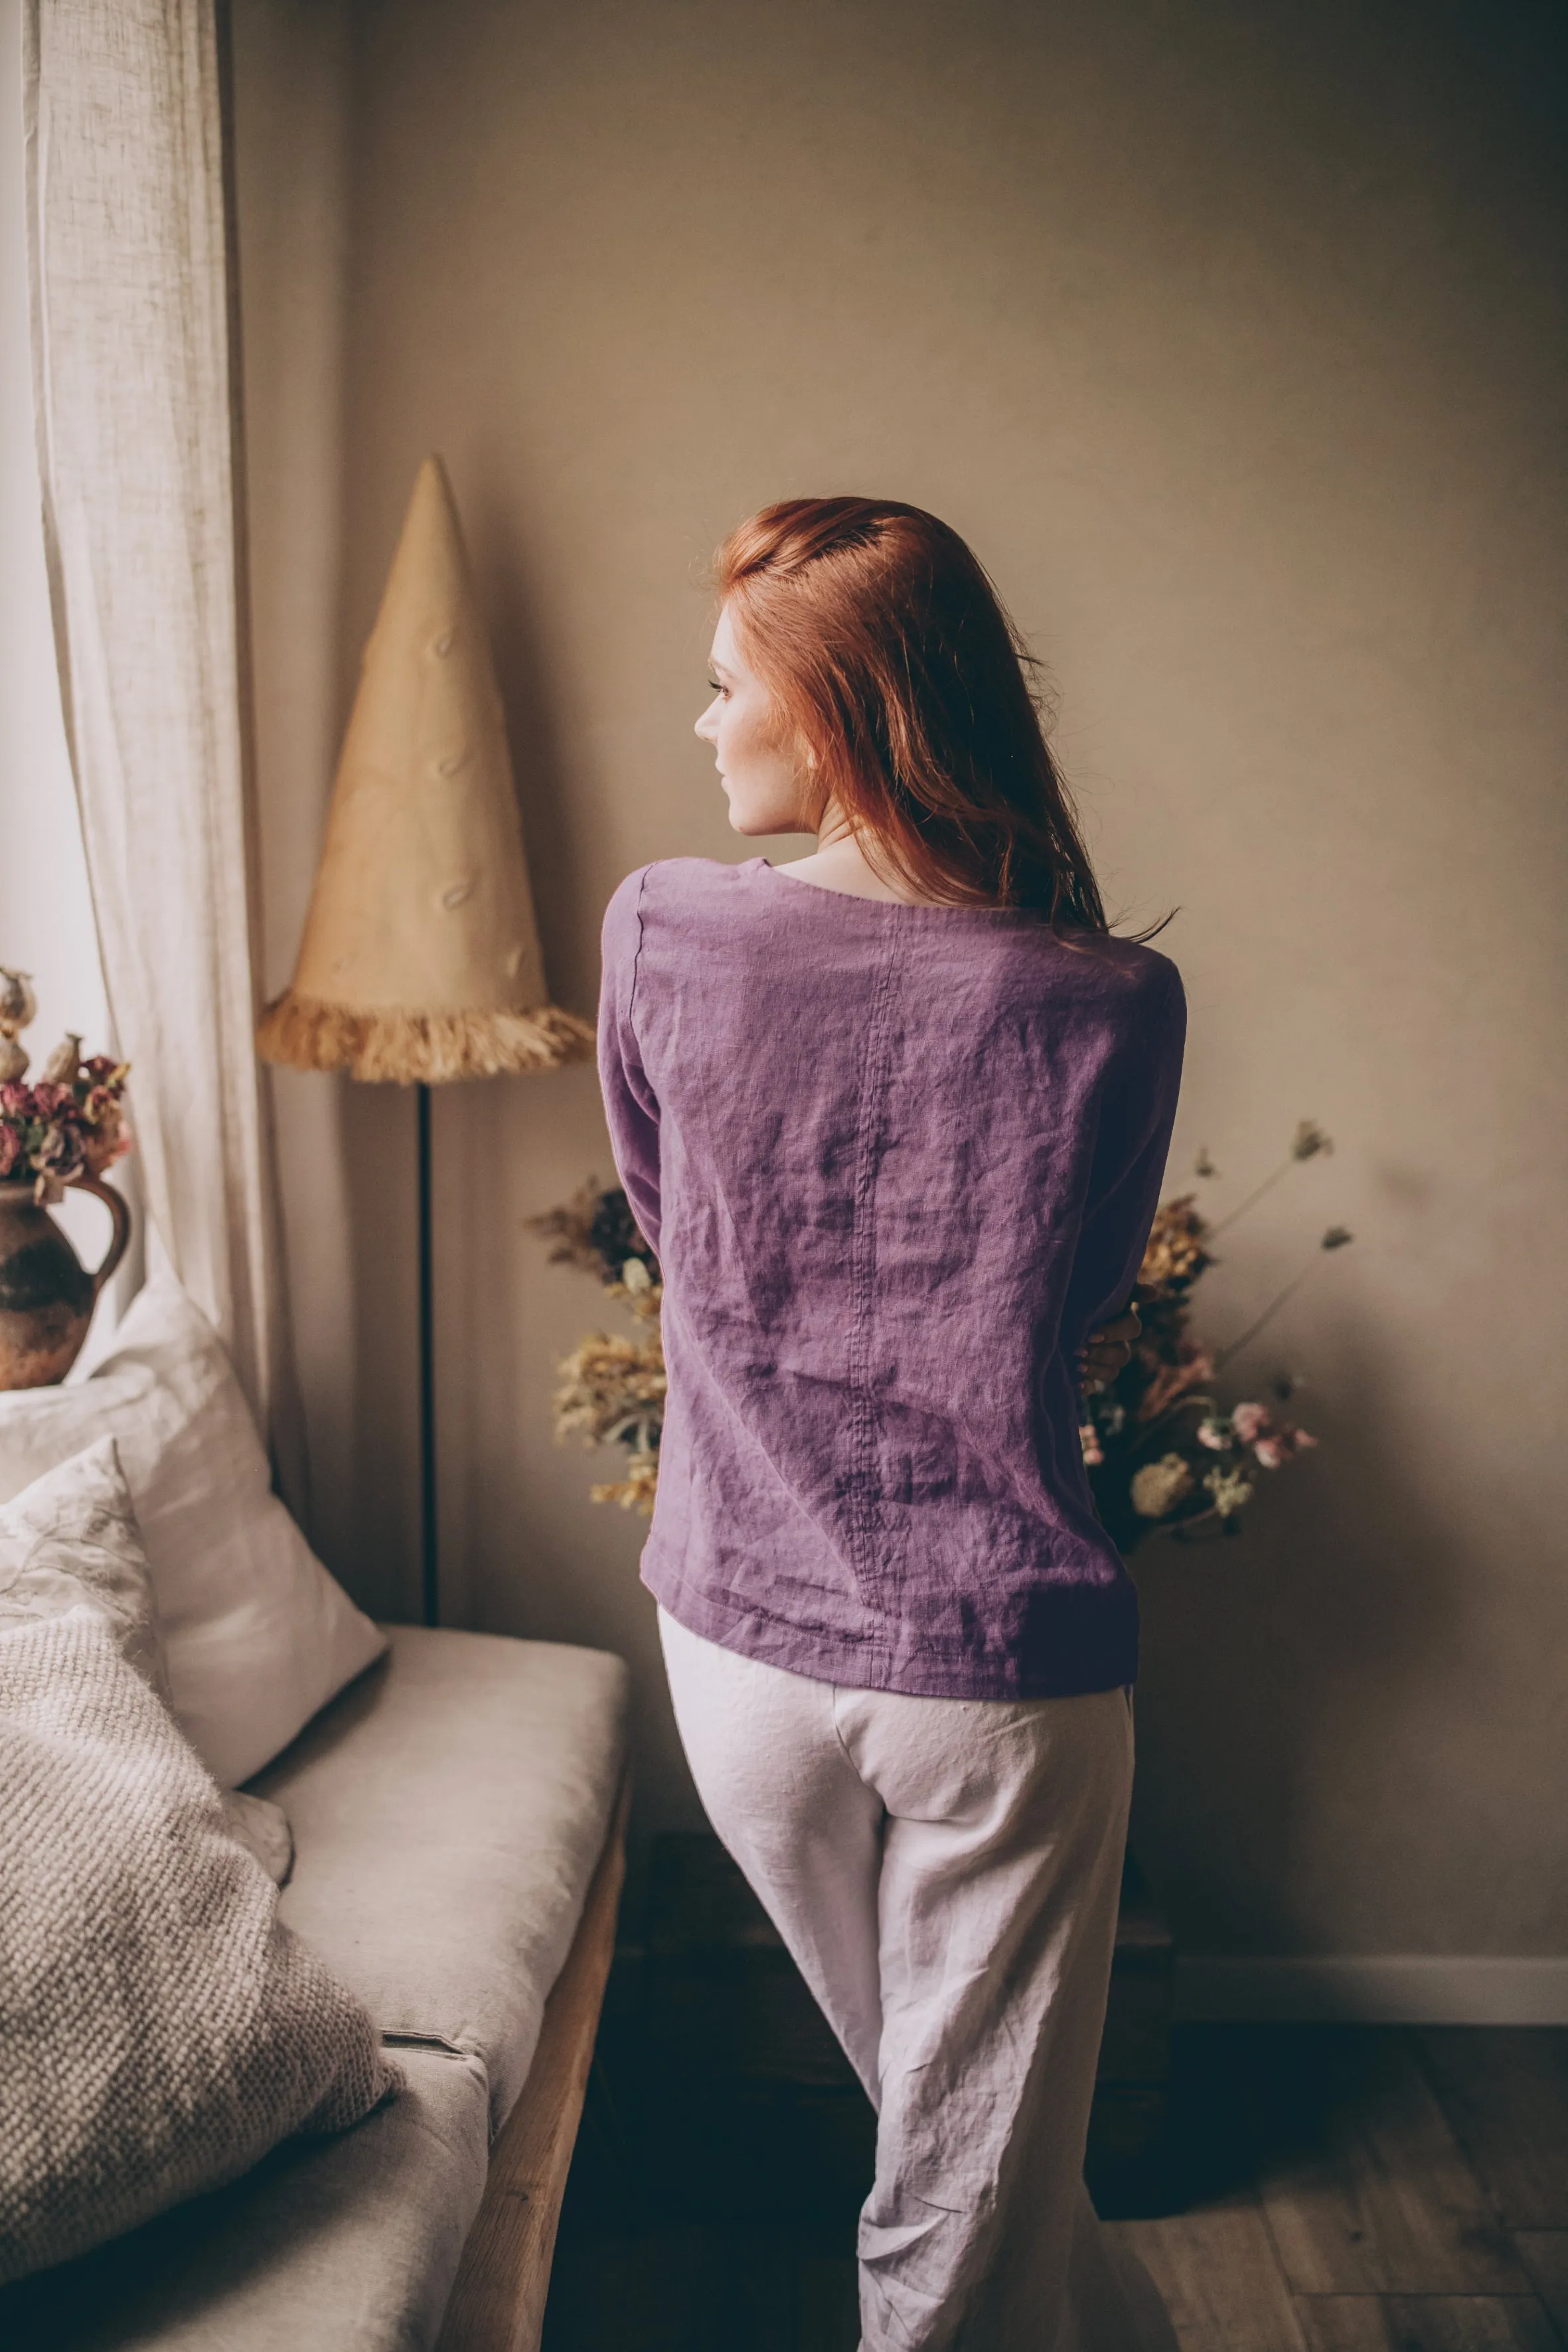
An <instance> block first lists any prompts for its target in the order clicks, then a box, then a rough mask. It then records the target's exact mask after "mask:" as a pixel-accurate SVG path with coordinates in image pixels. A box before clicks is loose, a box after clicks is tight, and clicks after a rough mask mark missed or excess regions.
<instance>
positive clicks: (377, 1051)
mask: <svg viewBox="0 0 1568 2352" xmlns="http://www.w3.org/2000/svg"><path fill="white" fill-rule="evenodd" d="M258 1045H259V1048H260V1051H261V1052H262V1054H263V1055H265V1056H266V1058H267V1059H268V1061H273V1062H290V1063H292V1064H293V1065H294V1066H295V1067H296V1068H299V1069H310V1070H331V1069H340V1068H342V1067H344V1066H347V1067H348V1068H350V1069H352V1071H353V1075H354V1076H355V1077H356V1078H395V1079H399V1080H401V1081H403V1082H404V1083H405V1084H406V1083H409V1082H412V1081H414V1080H416V1079H419V1080H423V1081H424V1082H425V1083H426V1084H427V1085H434V1084H437V1083H439V1082H440V1081H442V1080H445V1079H447V1078H468V1077H489V1076H495V1075H496V1073H497V1072H499V1071H503V1070H537V1069H544V1068H549V1067H551V1066H553V1065H555V1064H558V1063H562V1062H576V1061H583V1060H586V1059H587V1058H589V1057H590V1056H591V1055H592V1054H593V1051H594V1031H593V1028H592V1026H591V1025H590V1024H588V1023H587V1022H585V1021H580V1020H579V1019H578V1018H577V1017H576V1015H575V1014H574V1013H563V1012H562V1011H561V1009H560V1007H559V1006H557V1005H554V1004H552V1003H550V1002H549V1000H548V996H547V993H546V990H545V985H544V968H543V963H542V959H541V956H540V950H539V932H538V929H537V927H536V925H535V922H534V918H533V898H532V893H531V889H530V887H529V878H528V865H527V861H526V859H525V857H524V855H523V846H522V828H521V824H520V822H519V819H518V813H517V799H516V794H515V792H514V790H513V786H512V776H511V761H510V759H509V757H508V755H507V745H506V728H505V722H504V720H503V718H502V714H501V702H500V693H499V691H498V690H497V687H496V680H495V672H494V670H493V668H492V667H491V665H490V655H489V643H488V641H487V639H486V635H485V628H484V623H483V621H482V619H481V618H480V614H479V601H478V598H477V597H476V595H475V593H474V585H473V581H472V579H471V577H470V575H469V572H468V562H467V559H466V557H465V555H464V552H463V542H462V537H461V534H460V532H459V530H458V517H457V510H456V509H455V508H454V506H453V504H452V493H451V490H450V488H448V486H447V477H446V475H445V473H444V472H443V470H442V467H441V462H440V460H439V458H437V457H426V460H425V463H424V464H423V466H421V467H420V468H419V477H418V479H417V480H416V483H415V485H414V496H413V499H412V500H411V501H410V503H409V508H408V515H407V520H405V523H404V526H403V536H402V538H401V540H400V541H398V547H397V553H396V555H395V557H394V559H393V565H392V571H391V573H390V576H389V577H388V580H387V583H386V589H385V593H384V595H383V597H382V600H381V611H380V613H379V614H377V616H376V624H375V627H374V630H373V631H372V632H371V636H370V641H369V643H368V645H367V646H365V650H364V663H363V670H362V673H361V677H360V683H359V691H358V693H357V695H356V696H355V698H354V707H353V715H352V717H351V718H350V720H349V728H348V733H347V735H346V736H345V738H344V740H343V748H342V756H341V758H340V759H339V761H338V773H337V782H336V783H335V784H334V786H333V789H332V804H331V814H330V815H329V817H328V821H327V838H326V845H325V846H324V848H323V849H322V852H321V870H320V872H319V873H318V874H317V877H316V887H315V893H314V896H313V897H312V898H311V901H310V913H309V915H308V916H307V918H306V921H305V937H304V940H303V943H302V945H301V947H300V960H299V962H298V964H297V966H296V968H295V971H294V979H293V984H292V986H290V987H289V989H287V990H286V991H285V992H284V993H283V995H281V996H280V997H279V999H278V1000H277V1002H276V1003H273V1004H270V1005H268V1009H267V1012H266V1014H265V1016H264V1017H263V1019H262V1022H261V1025H260V1028H259V1030H258Z"/></svg>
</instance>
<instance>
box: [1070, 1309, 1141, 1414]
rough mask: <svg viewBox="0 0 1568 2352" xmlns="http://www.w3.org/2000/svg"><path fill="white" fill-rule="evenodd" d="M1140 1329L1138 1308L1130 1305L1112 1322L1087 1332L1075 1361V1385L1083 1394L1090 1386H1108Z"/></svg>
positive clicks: (1099, 1387) (1129, 1355) (1103, 1387)
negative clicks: (1077, 1363) (1077, 1369)
mask: <svg viewBox="0 0 1568 2352" xmlns="http://www.w3.org/2000/svg"><path fill="white" fill-rule="evenodd" d="M1142 1328H1143V1326H1142V1321H1141V1320H1140V1318H1139V1314H1138V1309H1137V1308H1136V1307H1129V1308H1128V1309H1127V1312H1126V1313H1125V1314H1124V1315H1119V1316H1117V1318H1116V1319H1115V1321H1114V1322H1111V1323H1106V1324H1103V1325H1102V1326H1101V1328H1100V1329H1099V1330H1098V1331H1091V1332H1090V1333H1089V1339H1088V1340H1087V1342H1086V1343H1085V1345H1084V1346H1083V1347H1082V1348H1081V1349H1079V1384H1080V1386H1081V1387H1082V1389H1083V1392H1084V1394H1085V1395H1086V1396H1087V1395H1088V1394H1089V1391H1090V1390H1092V1389H1106V1388H1109V1387H1110V1383H1111V1381H1113V1380H1114V1379H1115V1378H1116V1375H1117V1373H1118V1372H1119V1371H1121V1368H1122V1366H1123V1365H1124V1364H1126V1363H1128V1362H1129V1361H1130V1360H1131V1355H1132V1347H1133V1342H1134V1341H1135V1340H1136V1339H1137V1338H1138V1335H1139V1333H1140V1332H1141V1331H1142Z"/></svg>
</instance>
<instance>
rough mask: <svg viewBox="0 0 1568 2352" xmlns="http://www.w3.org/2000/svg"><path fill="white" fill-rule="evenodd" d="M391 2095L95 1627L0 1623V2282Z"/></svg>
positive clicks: (68, 1615) (220, 1816) (348, 2006)
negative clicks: (300, 2133) (282, 2143)
mask: <svg viewBox="0 0 1568 2352" xmlns="http://www.w3.org/2000/svg"><path fill="white" fill-rule="evenodd" d="M400 2079H401V2078H400V2077H399V2076H398V2074H397V2073H396V2070H395V2068H394V2067H391V2066H389V2065H388V2064H387V2063H386V2062H385V2060H384V2058H383V2056H382V2054H381V2051H380V2048H379V2046H378V2042H377V2038H376V2033H375V2030H374V2026H373V2025H372V2022H371V2020H370V2018H369V2016H368V2015H367V2013H366V2011H364V2009H363V2007H362V2005H361V2004H360V2003H359V2002H358V2001H357V2000H355V1999H354V1998H353V1996H352V1995H351V1994H350V1993H349V1992H347V1991H346V1990H344V1989H343V1987H342V1986H341V1985H340V1984H339V1983H338V1982H337V1981H336V1979H334V1978H333V1977H332V1976H331V1974H330V1972H329V1971H328V1969H326V1968H325V1967H324V1966H323V1965H322V1963H321V1961H320V1960H318V1959H317V1958H315V1956H314V1954H313V1953H312V1952H311V1951H310V1950H309V1948H307V1947H306V1946H304V1945H303V1944H301V1943H300V1941H299V1940H298V1939H297V1938H296V1937H294V1936H292V1935H291V1934H290V1933H289V1930H288V1929H287V1928H286V1927H283V1926H282V1925H281V1924H280V1922H279V1918H278V1890H277V1888H276V1887H275V1886H274V1885H273V1884H272V1882H271V1880H270V1879H269V1878H268V1875H267V1874H266V1872H265V1871H264V1870H263V1869H262V1867H261V1866H260V1864H258V1862H257V1861H256V1859H255V1858H254V1856H253V1855H252V1854H251V1853H247V1851H246V1849H245V1848H244V1847H243V1846H242V1845H241V1844H240V1843H238V1842H237V1839H236V1837H235V1836H234V1834H233V1832H232V1830H231V1829H230V1828H229V1826H228V1825H227V1823H226V1820H225V1817H224V1813H223V1810H222V1805H221V1802H220V1800H219V1795H218V1790H217V1788H216V1784H215V1782H214V1781H213V1780H212V1778H211V1776H210V1774H209V1773H208V1772H207V1771H206V1769H205V1766H204V1765H203V1764H202V1763H201V1762H200V1760H199V1759H198V1758H197V1757H196V1755H195V1750H194V1749H193V1748H191V1747H190V1745H189V1743H188V1742H187V1741H186V1739H185V1738H184V1735H183V1734H182V1733H181V1731H180V1730H179V1728H178V1727H177V1726H176V1725H175V1723H174V1720H173V1718H172V1717H171V1716H170V1715H169V1713H168V1711H167V1709H166V1708H165V1707H164V1706H163V1703H162V1702H161V1700H160V1699H159V1698H158V1696H156V1694H155V1692H154V1691H153V1689H151V1688H150V1687H149V1686H148V1684H147V1683H146V1682H145V1681H144V1680H143V1679H142V1676H141V1675H138V1674H137V1673H136V1671H135V1670H134V1668H133V1667H132V1665H130V1664H127V1662H126V1659H125V1658H124V1656H122V1655H121V1648H120V1645H119V1643H117V1641H116V1638H115V1631H114V1628H113V1626H112V1625H111V1623H110V1622H109V1620H108V1619H107V1618H106V1617H105V1615H104V1614H103V1613H102V1612H100V1611H97V1610H94V1609H92V1608H89V1607H75V1608H69V1609H68V1610H67V1611H66V1612H65V1613H64V1614H63V1615H58V1616H55V1617H50V1618H43V1619H37V1618H21V1619H12V1620H10V1621H8V1622H6V1621H4V1620H0V2282H4V2281H6V2280H9V2279H13V2278H17V2277H20V2276H22V2275H23V2274H24V2273H26V2272H29V2271H33V2270H38V2269H42V2268H44V2267H46V2266H47V2264H49V2263H58V2262H62V2261H64V2260H65V2259H66V2258H67V2257H68V2256H70V2255H73V2254H76V2253H79V2252H83V2251H84V2250H85V2249H86V2248H88V2247H89V2246H92V2245H95V2244H97V2243H98V2242H100V2240H103V2239H106V2238H110V2237H113V2236H116V2235H118V2234H119V2232H121V2231H124V2230H128V2229H131V2228H132V2227H134V2226H135V2225H136V2224H137V2223H138V2222H141V2221H146V2220H148V2219H149V2218H150V2217H151V2216H152V2215H153V2214H155V2213H158V2212H161V2211H162V2210H163V2209H164V2208H165V2207H167V2206H170V2205H173V2204H175V2203H177V2202H178V2201H180V2200H182V2199H184V2198H186V2197H191V2196H194V2195H195V2194H196V2193H197V2192H198V2191H201V2190H204V2189H216V2188H217V2187H219V2186H220V2185H221V2184H222V2183H223V2182H225V2181H227V2180H231V2179H235V2178H236V2177H237V2175H239V2174H240V2173H242V2172H244V2171H246V2170H247V2168H249V2167H250V2166H251V2165H252V2164H254V2163H255V2162H256V2161H257V2160H258V2158H260V2157H261V2156H262V2155H264V2154H265V2153H266V2151H267V2150H268V2148H270V2147H273V2146H275V2145H276V2143H277V2142H278V2141H279V2140H281V2139H283V2138H285V2137H287V2136H288V2135H289V2134H290V2133H292V2132H297V2131H307V2132H331V2131H337V2130H340V2129H342V2127H343V2126H346V2125H349V2124H353V2123H354V2122H356V2121H357V2120H358V2119H359V2117H361V2116H363V2115H365V2114H367V2113H368V2112H369V2110H370V2109H371V2108H372V2107H373V2106H374V2105H376V2104H377V2102H378V2101H379V2100H380V2099H382V2098H383V2097H384V2095H386V2093H387V2092H388V2091H389V2090H392V2089H394V2088H395V2086H396V2085H397V2084H398V2082H399V2081H400Z"/></svg>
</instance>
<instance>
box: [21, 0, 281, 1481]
mask: <svg viewBox="0 0 1568 2352" xmlns="http://www.w3.org/2000/svg"><path fill="white" fill-rule="evenodd" d="M220 30H221V28H220V26H219V24H218V22H217V18H216V10H215V7H214V5H213V0H25V6H24V11H23V43H24V55H23V102H24V134H25V139H26V173H27V228H28V249H29V265H30V276H31V302H32V332H33V364H34V377H35V393H36V413H37V435H38V465H39V473H40V476H41V479H42V488H43V505H44V530H45V540H46V545H47V556H48V566H49V590H50V598H51V604H52V607H53V615H54V628H55V638H56V646H57V652H58V666H59V676H60V692H61V700H62V703H63V706H64V712H65V723H66V734H67V738H68V742H69V745H70V753H71V762H72V767H73V770H74V772H75V779H76V790H77V797H78V801H79V807H80V812H81V824H82V833H83V836H84V841H85V845H86V852H87V866H88V875H89V882H90V886H91V890H92V899H93V909H94V915H95V918H96V921H97V926H98V933H99V941H100V951H101V955H102V960H103V969H104V980H105V984H106V987H107V991H108V996H109V1003H110V1012H111V1014H112V1017H113V1021H114V1024H115V1029H116V1033H117V1036H118V1042H119V1046H120V1050H121V1053H122V1054H124V1055H125V1056H126V1057H127V1059H128V1060H129V1061H130V1062H131V1064H132V1124H133V1127H134V1130H135V1135H136V1140H137V1145H138V1148H139V1150H140V1154H141V1163H142V1181H143V1183H144V1186H145V1190H146V1194H147V1200H148V1205H149V1210H150V1213H151V1217H152V1221H153V1226H154V1228H155V1231H156V1234H157V1237H158V1240H159V1241H160V1242H161V1244H162V1246H163V1252H164V1253H165V1254H166V1255H167V1258H168V1260H169V1262H170V1263H171V1265H173V1268H174V1272H175V1273H176V1275H177V1276H179V1279H180V1280H181V1282H182V1283H183V1284H184V1287H185V1289H186V1291H187V1292H188V1293H189V1294H190V1296H191V1297H192V1298H194V1299H195V1302H196V1304H197V1305H198V1306H199V1307H201V1308H202V1310H203V1312H204V1313H205V1315H206V1316H207V1318H208V1319H209V1320H210V1321H211V1322H212V1323H213V1324H214V1325H215V1326H216V1328H217V1330H218V1332H219V1333H220V1335H221V1336H222V1338H223V1339H224V1342H225V1344H226V1347H227V1349H228V1351H229V1353H230V1355H231V1356H232V1358H233V1360H234V1364H235V1368H236V1370H237V1373H238V1376H239V1379H240V1381H241V1383H242V1384H243V1386H244V1389H245V1391H246V1394H247V1397H248V1398H249V1400H250V1403H251V1406H252V1409H253V1410H254V1412H255V1413H256V1415H257V1418H258V1423H259V1425H260V1426H261V1428H262V1430H263V1432H264V1433H266V1434H267V1435H268V1438H269V1439H270V1441H271V1443H272V1445H273V1451H274V1458H275V1461H276V1462H277V1463H278V1466H279V1475H280V1479H281V1482H282V1484H283V1485H284V1486H285V1489H286V1490H288V1491H290V1492H291V1495H292V1496H293V1498H294V1499H295V1500H296V1501H297V1502H299V1501H300V1500H302V1496H301V1494H300V1486H301V1483H302V1458H301V1451H300V1435H299V1423H298V1415H297V1407H296V1404H295V1401H294V1391H293V1382H292V1372H291V1360H290V1349H289V1333H288V1327H287V1316H286V1306H285V1300H284V1292H283V1286H282V1280H281V1266H280V1254H279V1211H278V1196H277V1183H276V1171H275V1161H274V1151H273V1144H272V1136H271V1129H270V1118H269V1106H268V1097H267V1096H266V1094H265V1092H264V1090H263V1089H264V1082H263V1079H262V1077H261V1075H260V1073H259V1071H258V1066H257V1061H256V1055H255V1051H254V1046H253V1042H252V1041H253V1035H254V1028H255V1020H256V1014H257V1011H258V967H259V956H258V930H259V925H258V912H259V909H258V886H257V878H256V877H257V871H258V866H257V858H256V845H255V838H254V812H253V809H252V806H251V791H250V774H249V761H248V715H249V714H248V707H247V692H248V679H247V642H246V631H245V615H244V606H243V589H242V583H243V540H242V515H241V509H240V508H239V504H238V495H237V485H238V483H239V482H240V481H241V480H242V478H243V477H242V473H241V470H240V460H241V457H242V450H241V447H240V445H239V405H238V399H237V390H238V382H237V378H238V359H237V332H236V329H235V323H234V322H235V319H236V317H237V304H236V301H235V299H234V297H235V290H236V289H235V285H234V268H233V249H232V238H231V235H230V228H231V221H232V205H231V203H230V201H229V196H228V190H227V173H226V125H225V115H226V108H225V104H224V76H223V67H224V59H223V57H222V55H221V52H220Z"/></svg>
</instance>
